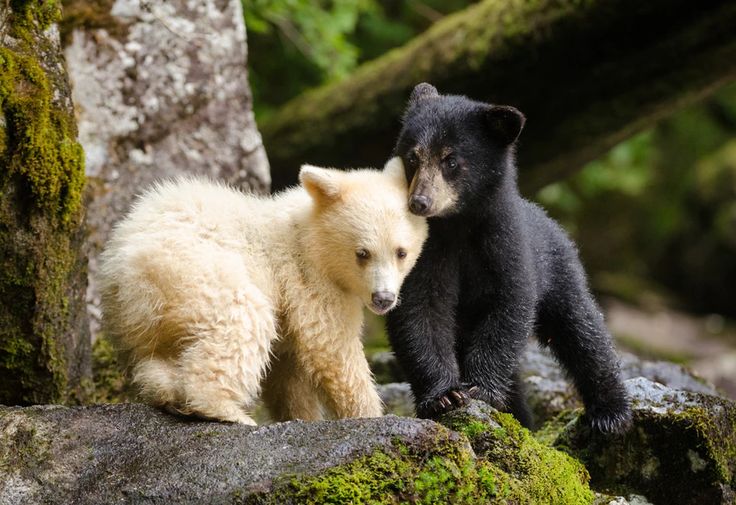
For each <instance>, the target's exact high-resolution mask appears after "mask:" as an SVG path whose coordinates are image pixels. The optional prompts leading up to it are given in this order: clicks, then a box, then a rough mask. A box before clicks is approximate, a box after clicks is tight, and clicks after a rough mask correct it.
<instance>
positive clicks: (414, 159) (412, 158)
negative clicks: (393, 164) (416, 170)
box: [407, 151, 419, 165]
mask: <svg viewBox="0 0 736 505" xmlns="http://www.w3.org/2000/svg"><path fill="white" fill-rule="evenodd" d="M407 161H408V162H409V165H416V164H417V163H419V156H417V153H415V152H414V151H411V152H410V153H409V156H408V157H407Z"/></svg>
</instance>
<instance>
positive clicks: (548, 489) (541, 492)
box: [443, 406, 593, 504]
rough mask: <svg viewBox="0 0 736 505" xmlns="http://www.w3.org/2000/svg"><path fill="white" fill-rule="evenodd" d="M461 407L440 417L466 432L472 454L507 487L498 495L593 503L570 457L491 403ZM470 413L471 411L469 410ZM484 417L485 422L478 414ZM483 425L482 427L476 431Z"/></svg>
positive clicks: (584, 475) (521, 499)
mask: <svg viewBox="0 0 736 505" xmlns="http://www.w3.org/2000/svg"><path fill="white" fill-rule="evenodd" d="M479 408H480V409H481V412H480V413H479V412H472V411H470V410H467V411H459V412H455V413H451V414H450V415H448V416H446V417H445V418H444V419H443V423H444V424H446V425H447V426H449V427H450V428H451V429H454V430H457V431H460V432H463V433H466V434H472V435H471V436H469V438H470V442H471V444H472V446H473V449H474V451H475V453H476V454H477V455H478V457H479V458H481V459H482V460H484V461H486V462H487V463H488V464H489V465H490V466H491V467H492V468H493V471H494V472H495V476H496V480H497V481H498V482H500V483H503V484H504V485H505V486H506V490H505V491H504V490H503V489H501V490H500V491H499V492H498V495H499V497H503V498H504V499H506V500H509V501H511V502H516V503H566V504H587V503H591V502H592V501H593V493H592V491H591V490H590V489H589V488H588V481H589V479H590V477H589V475H588V472H587V470H586V469H585V467H584V466H583V465H582V464H581V463H580V462H579V461H577V460H576V459H574V458H572V457H570V456H569V455H567V454H565V453H563V452H560V451H557V450H555V449H552V448H551V447H548V446H546V445H544V444H542V443H540V442H539V441H538V440H536V439H535V438H534V437H533V436H532V434H531V433H530V432H529V430H527V429H525V428H523V427H522V426H521V425H520V424H519V423H518V421H516V419H514V417H513V416H511V415H510V414H502V413H499V412H497V411H495V410H493V409H491V408H490V407H485V406H483V407H479ZM471 412H472V413H471ZM480 416H482V417H487V418H488V419H487V420H485V421H484V420H483V419H482V417H480ZM479 424H485V425H486V427H487V428H486V429H485V430H480V429H478V425H479Z"/></svg>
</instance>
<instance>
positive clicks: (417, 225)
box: [100, 158, 427, 424]
mask: <svg viewBox="0 0 736 505" xmlns="http://www.w3.org/2000/svg"><path fill="white" fill-rule="evenodd" d="M299 179H300V181H301V184H302V185H301V187H295V188H292V189H289V190H287V191H284V192H283V193H280V194H278V195H276V196H274V197H258V196H253V195H246V194H243V193H241V192H239V191H236V190H234V189H231V188H228V187H225V186H222V185H218V184H215V183H212V182H206V181H203V180H196V179H183V180H178V181H176V182H167V183H163V184H160V185H158V186H156V187H154V188H153V189H151V190H149V191H148V192H146V193H145V194H144V195H143V196H142V197H141V198H140V199H139V200H138V201H137V203H136V204H135V206H134V207H133V209H132V211H131V212H130V214H129V215H128V216H127V217H126V218H125V219H124V220H123V221H122V222H121V223H120V224H119V225H118V226H117V227H116V228H115V230H114V232H113V234H112V238H111V239H110V242H109V243H108V245H107V249H106V250H105V252H104V253H103V255H102V264H101V268H100V275H101V289H102V293H103V300H102V302H103V314H104V324H105V328H106V329H107V331H108V332H109V334H110V335H111V336H112V337H113V338H114V339H115V340H116V341H117V344H118V346H119V347H120V348H121V351H122V352H123V353H124V354H125V355H126V356H127V357H128V359H129V363H130V366H131V373H132V380H133V382H134V384H135V385H136V386H137V387H138V389H139V391H140V395H141V397H142V398H143V399H144V400H146V401H147V402H149V403H152V404H154V405H158V406H161V407H164V408H166V409H168V410H171V411H176V412H180V413H183V414H190V415H196V416H199V417H204V418H209V419H217V420H222V421H231V422H239V423H246V424H255V423H254V421H253V420H252V419H251V417H250V416H249V411H250V409H251V408H252V406H253V403H254V402H255V401H256V399H257V398H258V396H259V394H260V390H261V387H262V388H263V399H264V401H265V403H266V405H267V407H268V408H269V410H270V413H271V416H272V417H273V418H274V420H288V419H306V420H313V419H321V418H322V416H323V412H325V411H326V413H328V414H329V415H331V416H335V417H338V418H344V417H370V416H380V415H381V414H382V404H381V400H380V399H379V397H378V394H377V392H376V387H375V384H374V382H373V377H372V375H371V372H370V369H369V368H368V363H367V362H366V359H365V356H364V354H363V345H362V342H361V341H360V334H361V328H362V324H363V311H362V306H363V305H366V306H367V307H368V308H369V309H370V310H372V311H373V312H375V313H377V314H384V313H385V312H387V311H388V310H390V309H391V308H393V307H394V306H395V305H396V303H397V300H398V295H399V288H400V287H401V283H402V281H403V279H404V277H406V275H407V274H408V273H409V270H410V269H411V268H412V266H413V265H414V263H415V262H416V260H417V257H418V256H419V253H420V250H421V247H422V243H423V242H424V240H425V238H426V236H427V224H426V222H425V220H424V219H423V218H420V217H417V216H414V215H412V214H411V213H409V210H408V208H407V204H406V201H407V197H408V188H407V182H406V177H405V176H404V168H403V166H402V164H401V160H400V158H393V159H392V160H390V161H389V162H388V163H387V164H386V167H385V168H384V170H383V171H379V170H369V169H366V170H355V171H352V172H343V171H339V170H333V169H325V168H317V167H312V166H307V165H305V166H303V167H302V169H301V172H300V174H299Z"/></svg>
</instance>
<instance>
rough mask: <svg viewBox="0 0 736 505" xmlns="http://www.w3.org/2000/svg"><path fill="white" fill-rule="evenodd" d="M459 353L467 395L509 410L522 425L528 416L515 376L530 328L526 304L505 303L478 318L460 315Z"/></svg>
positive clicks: (525, 423)
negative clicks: (461, 323) (461, 358)
mask: <svg viewBox="0 0 736 505" xmlns="http://www.w3.org/2000/svg"><path fill="white" fill-rule="evenodd" d="M462 317H463V318H465V321H464V322H465V325H464V326H465V327H464V328H462V329H461V330H460V332H459V335H460V336H461V338H462V341H461V351H460V355H462V357H463V362H462V370H463V373H462V376H463V382H464V383H465V384H466V385H467V387H468V388H469V392H470V394H471V396H473V397H474V398H477V399H479V400H483V401H485V402H486V403H488V404H490V405H491V406H493V407H495V408H496V409H498V410H500V411H502V412H511V413H513V414H514V415H515V417H517V419H518V420H519V421H521V422H522V423H523V424H524V425H525V426H529V424H530V422H531V416H530V415H529V411H528V409H527V408H526V405H525V401H524V398H523V393H522V389H521V382H520V380H519V376H518V370H517V369H518V366H519V357H520V353H521V352H522V350H523V349H524V347H525V345H526V342H527V339H528V336H529V333H530V332H531V321H532V317H531V313H530V309H529V308H528V305H527V304H524V303H518V304H516V305H514V306H511V305H507V306H505V308H504V310H493V311H491V312H490V313H485V314H483V315H481V316H480V317H479V318H473V317H472V316H468V314H467V312H466V314H465V315H464V316H462Z"/></svg>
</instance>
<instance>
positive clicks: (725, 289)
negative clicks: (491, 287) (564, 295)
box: [536, 85, 736, 315]
mask: <svg viewBox="0 0 736 505" xmlns="http://www.w3.org/2000/svg"><path fill="white" fill-rule="evenodd" d="M536 197H537V199H538V200H539V201H540V202H541V203H542V204H544V205H545V207H546V208H547V209H548V211H549V212H550V214H551V215H552V216H553V217H555V218H556V219H558V220H560V221H561V222H562V223H563V224H564V225H565V227H566V228H567V229H568V230H569V231H570V232H571V234H572V235H573V236H574V238H575V239H576V240H577V242H578V244H579V245H580V249H581V253H582V255H583V259H584V262H585V263H586V266H587V267H588V270H589V271H590V272H592V273H593V276H594V283H595V284H596V286H597V287H598V288H603V289H604V290H605V289H607V288H612V289H613V290H614V291H615V290H617V289H618V288H617V287H614V286H613V285H611V283H609V282H608V281H610V280H611V279H614V278H618V279H620V278H621V275H624V276H631V277H634V278H639V279H648V281H647V282H648V283H649V284H651V282H652V281H654V282H655V283H658V284H659V285H660V286H662V287H663V288H665V289H666V290H669V291H670V294H674V295H675V298H676V299H678V300H679V301H680V302H682V304H683V306H685V307H686V308H689V309H695V310H699V311H704V312H711V311H713V312H721V313H724V314H729V315H736V85H731V86H729V87H726V88H724V89H722V90H721V91H720V92H718V93H717V94H716V95H714V96H713V97H711V98H709V99H708V100H706V101H705V102H704V103H701V104H699V105H696V106H693V107H690V108H687V109H684V110H681V111H678V112H675V113H674V114H673V115H672V116H670V117H669V118H667V119H665V120H664V121H662V122H661V123H660V124H659V125H658V126H656V127H655V128H653V129H651V130H647V131H645V132H642V133H640V134H638V135H636V136H634V137H632V138H630V139H629V140H627V141H625V142H623V143H622V144H620V145H618V146H616V147H615V148H613V149H612V150H611V151H610V152H609V153H608V154H606V155H605V156H603V157H601V158H600V159H598V160H596V161H594V162H592V163H589V164H588V165H587V166H585V167H584V168H583V169H582V170H581V171H580V172H579V173H577V174H576V175H575V176H573V177H571V178H570V179H568V180H566V181H561V182H558V183H555V184H552V185H550V186H547V187H545V188H543V189H542V190H541V191H540V192H539V193H538V194H537V195H536ZM611 274H619V275H618V276H617V277H614V276H612V275H611ZM596 281H599V282H596ZM615 284H616V286H620V285H621V283H620V282H617V283H615ZM635 284H638V285H642V283H640V282H635ZM626 285H632V283H631V282H627V283H626Z"/></svg>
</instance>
